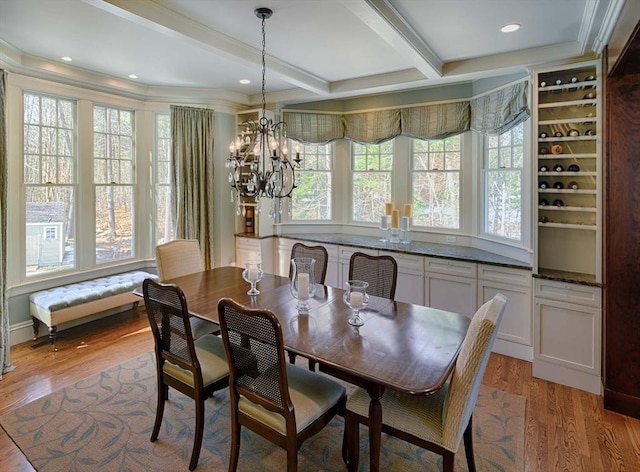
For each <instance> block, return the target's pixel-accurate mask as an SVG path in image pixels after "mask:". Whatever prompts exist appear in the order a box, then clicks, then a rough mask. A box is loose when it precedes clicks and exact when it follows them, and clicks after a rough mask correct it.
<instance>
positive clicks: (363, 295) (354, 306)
mask: <svg viewBox="0 0 640 472" xmlns="http://www.w3.org/2000/svg"><path fill="white" fill-rule="evenodd" d="M368 286H369V283H368V282H364V281H362V280H349V281H348V282H347V291H346V292H344V295H343V296H342V300H343V301H344V303H345V304H346V305H347V306H348V307H349V308H351V311H352V315H351V317H349V319H348V320H347V322H348V323H349V324H350V325H351V326H362V325H363V324H364V320H363V319H362V318H360V310H361V309H362V308H364V307H366V306H367V305H368V304H369V295H367V287H368Z"/></svg>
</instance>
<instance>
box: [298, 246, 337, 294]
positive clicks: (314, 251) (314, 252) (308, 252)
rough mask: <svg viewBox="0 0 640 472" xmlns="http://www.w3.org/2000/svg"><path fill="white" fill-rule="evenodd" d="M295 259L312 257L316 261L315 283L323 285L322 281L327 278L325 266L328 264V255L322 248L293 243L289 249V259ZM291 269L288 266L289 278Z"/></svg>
mask: <svg viewBox="0 0 640 472" xmlns="http://www.w3.org/2000/svg"><path fill="white" fill-rule="evenodd" d="M296 257H312V258H313V259H315V260H316V264H315V266H314V267H315V271H314V274H313V275H314V277H315V279H316V283H317V284H320V285H324V279H325V278H326V276H327V264H328V262H329V254H328V253H327V249H326V248H325V247H324V246H306V245H304V244H302V243H295V244H294V245H293V247H292V248H291V259H294V258H296ZM292 270H293V269H292V268H291V266H289V278H291V275H292Z"/></svg>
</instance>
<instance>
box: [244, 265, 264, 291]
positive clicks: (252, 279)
mask: <svg viewBox="0 0 640 472" xmlns="http://www.w3.org/2000/svg"><path fill="white" fill-rule="evenodd" d="M244 267H245V268H244V270H243V271H242V278H243V279H244V280H245V281H247V282H249V283H250V284H251V288H250V289H249V291H248V292H247V295H259V294H260V290H258V289H257V288H256V284H257V283H258V282H260V281H261V280H262V277H263V276H264V272H263V271H262V262H247V263H246V264H245V265H244Z"/></svg>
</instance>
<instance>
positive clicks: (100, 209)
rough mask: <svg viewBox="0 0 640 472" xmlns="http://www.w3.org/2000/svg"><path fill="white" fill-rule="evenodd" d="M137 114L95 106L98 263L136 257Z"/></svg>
mask: <svg viewBox="0 0 640 472" xmlns="http://www.w3.org/2000/svg"><path fill="white" fill-rule="evenodd" d="M133 123H134V113H133V111H131V110H121V109H118V108H110V107H106V106H99V105H94V107H93V176H94V177H93V178H94V184H95V185H94V187H95V199H96V200H95V201H96V207H95V217H96V235H95V238H96V239H95V245H96V255H95V256H96V263H97V264H101V263H107V262H113V261H119V260H124V259H129V258H132V257H133V255H134V254H133V247H134V245H133V238H134V227H133V221H134V201H133V192H134V178H133V172H134V160H133V159H134V142H133V136H134V134H133Z"/></svg>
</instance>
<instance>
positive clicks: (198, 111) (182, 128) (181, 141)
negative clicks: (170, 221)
mask: <svg viewBox="0 0 640 472" xmlns="http://www.w3.org/2000/svg"><path fill="white" fill-rule="evenodd" d="M213 126H214V111H213V110H211V109H207V108H192V107H182V106H177V105H171V139H172V145H173V152H172V154H171V158H172V165H171V207H172V213H173V218H174V223H175V228H176V237H177V238H181V239H197V240H198V241H200V248H201V249H202V255H203V258H204V265H205V269H211V268H212V267H214V260H213V217H214V215H213V203H214V188H213V141H214V140H213Z"/></svg>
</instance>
